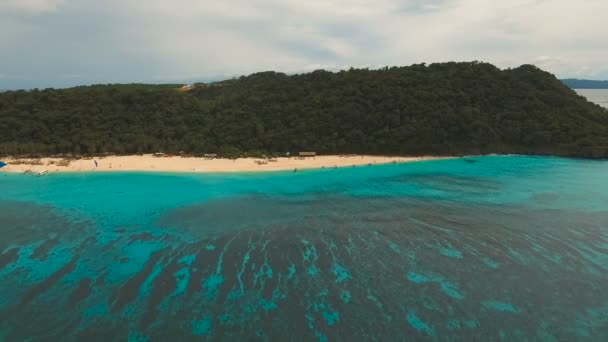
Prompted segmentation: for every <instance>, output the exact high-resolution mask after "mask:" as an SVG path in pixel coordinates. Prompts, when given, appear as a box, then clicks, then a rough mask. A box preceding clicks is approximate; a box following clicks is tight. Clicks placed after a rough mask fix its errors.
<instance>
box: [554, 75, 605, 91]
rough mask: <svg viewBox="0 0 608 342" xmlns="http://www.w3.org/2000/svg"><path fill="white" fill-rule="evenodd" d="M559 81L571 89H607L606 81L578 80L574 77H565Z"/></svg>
mask: <svg viewBox="0 0 608 342" xmlns="http://www.w3.org/2000/svg"><path fill="white" fill-rule="evenodd" d="M561 81H562V82H563V83H564V84H565V85H567V86H568V87H570V88H572V89H608V81H595V80H579V79H576V78H567V79H564V80H561Z"/></svg>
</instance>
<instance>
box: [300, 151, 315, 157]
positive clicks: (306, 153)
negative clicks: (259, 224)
mask: <svg viewBox="0 0 608 342" xmlns="http://www.w3.org/2000/svg"><path fill="white" fill-rule="evenodd" d="M298 155H299V156H300V157H315V156H316V155H317V152H300V153H299V154H298Z"/></svg>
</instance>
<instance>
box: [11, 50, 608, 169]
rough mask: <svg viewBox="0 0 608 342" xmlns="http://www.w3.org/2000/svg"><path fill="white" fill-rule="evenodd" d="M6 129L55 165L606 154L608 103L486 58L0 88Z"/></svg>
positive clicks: (19, 149) (28, 152)
mask: <svg viewBox="0 0 608 342" xmlns="http://www.w3.org/2000/svg"><path fill="white" fill-rule="evenodd" d="M0 132H2V134H1V135H0V156H4V158H5V159H6V157H13V159H14V160H18V159H19V158H30V159H31V158H34V159H35V158H44V157H55V158H57V159H56V160H54V161H53V162H54V163H56V162H59V161H60V160H63V159H82V158H84V157H94V156H97V157H99V156H125V155H139V154H153V153H163V154H167V155H174V156H180V155H181V156H183V157H188V158H193V157H203V156H205V155H213V156H214V157H217V158H232V159H235V158H243V157H264V158H276V157H283V158H285V157H286V155H287V154H288V153H292V156H293V155H297V153H298V151H315V152H316V154H317V155H345V154H350V155H352V154H357V155H368V156H371V157H370V158H372V159H373V158H374V156H411V157H418V156H462V155H477V154H490V153H497V154H529V155H555V156H569V157H584V158H607V157H608V110H606V109H604V108H602V107H600V106H598V105H596V104H593V103H590V102H588V101H587V100H586V99H585V98H584V97H582V96H579V95H577V94H576V93H575V92H574V91H573V90H571V89H570V88H568V87H567V86H566V85H564V84H563V83H562V82H561V81H560V80H558V79H557V78H556V77H555V76H554V75H552V74H550V73H548V72H545V71H543V70H540V69H539V68H537V67H535V66H532V65H523V66H520V67H518V68H513V69H505V70H501V69H499V68H497V67H495V66H493V65H491V64H487V63H479V62H469V63H454V62H451V63H439V64H430V65H426V64H417V65H412V66H407V67H390V68H383V69H379V70H368V69H350V70H347V71H340V72H328V71H323V70H318V71H314V72H311V73H305V74H296V75H286V74H283V73H277V72H261V73H256V74H252V75H249V76H243V77H240V78H236V79H230V80H226V81H221V82H216V83H211V84H203V83H196V84H192V85H181V84H179V85H178V84H170V85H145V84H122V85H121V84H118V85H117V84H110V85H94V86H82V87H75V88H69V89H44V90H39V89H35V90H31V91H24V90H21V91H8V92H4V93H0ZM15 158H17V159H15ZM386 158H388V157H386ZM376 159H377V158H376ZM397 160H398V159H395V160H392V159H391V160H388V159H387V160H385V161H386V162H388V161H390V162H394V161H397ZM368 161H369V160H368V159H365V160H364V161H363V162H361V163H368ZM369 163H371V161H369ZM87 165H88V166H87V167H89V166H90V162H89V164H87ZM290 165H291V164H290ZM323 166H325V165H323ZM327 166H328V167H329V166H332V164H331V163H327ZM290 167H291V166H290ZM185 171H189V170H185Z"/></svg>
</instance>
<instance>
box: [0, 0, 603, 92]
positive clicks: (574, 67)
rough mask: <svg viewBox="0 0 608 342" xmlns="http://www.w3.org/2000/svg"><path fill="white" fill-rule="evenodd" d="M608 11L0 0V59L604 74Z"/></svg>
mask: <svg viewBox="0 0 608 342" xmlns="http://www.w3.org/2000/svg"><path fill="white" fill-rule="evenodd" d="M15 10H21V11H23V12H33V13H38V14H41V15H38V16H35V18H34V19H32V17H31V16H28V15H26V14H24V15H22V16H18V15H15ZM10 11H12V12H11V15H7V14H6V13H8V12H10ZM605 13H608V1H605V0H586V1H580V2H576V3H575V2H572V1H566V0H510V1H488V0H428V1H423V0H401V1H400V0H333V1H327V0H309V1H301V0H255V1H254V0H225V1H210V0H175V1H165V0H147V1H145V2H144V1H140V0H106V1H103V2H102V1H95V0H69V1H61V0H0V47H2V48H1V49H0V63H2V64H3V65H9V67H10V68H11V71H14V72H15V73H20V74H26V73H30V75H29V76H28V77H29V78H31V79H32V80H35V79H36V78H37V77H47V78H53V77H57V78H61V77H60V76H61V75H66V74H78V75H81V78H79V79H74V80H73V81H74V82H76V81H79V82H87V81H91V82H92V81H96V80H97V81H105V80H107V81H128V80H139V81H145V80H154V79H159V78H163V79H169V78H172V77H171V76H174V77H173V78H174V79H179V78H186V77H187V78H192V77H202V78H205V77H212V78H213V77H217V76H218V75H238V74H243V73H251V72H255V71H261V70H270V69H272V70H278V71H284V72H300V71H307V70H312V69H314V68H316V67H315V66H334V69H335V68H339V67H342V66H344V67H348V66H361V65H407V64H411V63H420V62H440V61H451V60H457V61H459V60H480V61H488V62H491V63H494V64H497V65H499V66H501V67H512V66H517V65H520V64H524V63H534V64H537V65H539V66H540V67H542V68H545V69H547V70H548V71H551V72H553V73H556V74H558V76H560V77H569V76H579V75H585V77H593V78H608V70H607V68H606V66H605V65H606V64H605V61H606V60H607V59H608V36H606V34H605V33H604V32H603V31H604V30H602V29H601V28H602V27H603V26H605V25H604V21H605V20H604V15H605ZM539 56H540V57H539ZM330 69H331V68H330ZM63 79H65V77H64V78H63Z"/></svg>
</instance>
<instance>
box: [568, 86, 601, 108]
mask: <svg viewBox="0 0 608 342" xmlns="http://www.w3.org/2000/svg"><path fill="white" fill-rule="evenodd" d="M574 90H575V91H576V92H577V93H578V94H579V95H583V96H584V97H586V98H587V100H589V101H591V102H594V103H597V104H599V105H600V106H602V107H606V108H608V89H574Z"/></svg>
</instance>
